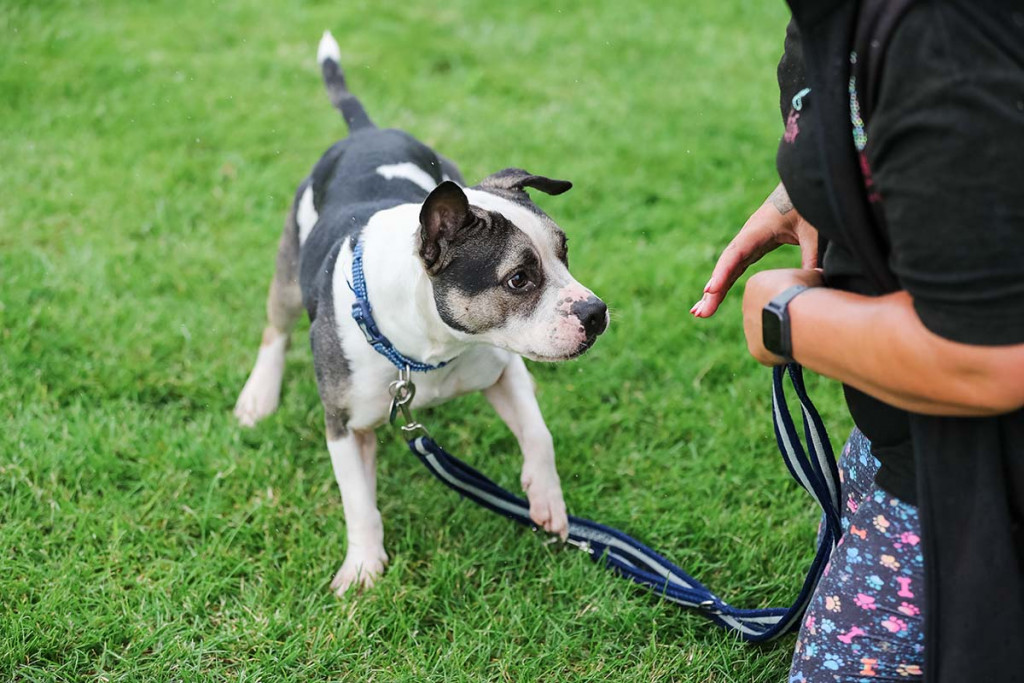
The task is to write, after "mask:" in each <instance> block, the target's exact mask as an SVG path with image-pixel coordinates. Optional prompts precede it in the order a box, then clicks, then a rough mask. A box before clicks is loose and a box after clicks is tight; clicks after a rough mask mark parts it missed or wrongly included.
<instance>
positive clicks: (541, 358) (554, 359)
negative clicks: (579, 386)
mask: <svg viewBox="0 0 1024 683" xmlns="http://www.w3.org/2000/svg"><path fill="white" fill-rule="evenodd" d="M596 342H597V337H596V336H595V337H594V338H593V339H587V340H586V341H584V342H583V343H582V344H580V345H579V346H578V347H576V350H575V351H573V352H572V353H568V354H564V355H559V356H545V355H541V354H536V353H524V354H522V355H523V356H525V357H527V358H529V359H530V360H532V361H537V362H538V363H560V362H562V361H567V360H575V359H576V358H579V357H580V356H582V355H583V354H585V353H586V352H587V351H589V350H590V349H591V347H592V346H593V345H594V344H595V343H596Z"/></svg>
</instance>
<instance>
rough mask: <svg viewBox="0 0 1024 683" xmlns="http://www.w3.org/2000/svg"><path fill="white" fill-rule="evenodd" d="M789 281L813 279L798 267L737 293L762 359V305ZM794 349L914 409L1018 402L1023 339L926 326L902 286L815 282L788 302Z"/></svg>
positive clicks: (995, 409) (961, 412) (984, 410)
mask: <svg viewBox="0 0 1024 683" xmlns="http://www.w3.org/2000/svg"><path fill="white" fill-rule="evenodd" d="M794 284H805V285H811V286H814V285H817V284H820V277H819V276H817V274H815V273H809V272H808V271H801V270H770V271H765V272H762V273H758V274H757V275H755V276H753V277H751V278H750V280H749V281H748V282H747V288H746V291H745V293H744V297H743V320H744V330H745V332H746V337H747V346H748V348H749V349H750V352H751V354H752V355H753V356H754V358H756V359H757V360H758V361H759V362H761V363H763V364H765V365H776V364H778V363H780V362H782V359H781V358H778V357H777V356H775V355H773V354H772V353H770V352H769V351H767V350H766V349H765V348H764V345H763V343H762V336H761V311H762V309H763V308H764V306H765V304H767V303H768V302H769V301H771V299H772V298H773V297H775V296H776V295H778V294H780V293H781V292H783V291H784V290H786V289H787V288H789V287H790V286H792V285H794ZM789 315H790V321H791V334H792V340H793V356H794V359H795V360H796V361H797V362H799V363H800V364H802V365H804V366H806V367H808V368H810V369H811V370H814V371H815V372H818V373H821V374H822V375H825V376H827V377H831V378H833V379H837V380H839V381H841V382H844V383H846V384H849V385H850V386H853V387H856V388H857V389H860V390H861V391H863V392H865V393H867V394H870V395H872V396H874V397H876V398H878V399H881V400H882V401H884V402H886V403H888V404H890V405H893V406H896V407H898V408H903V409H905V410H909V411H912V412H916V413H927V414H933V415H951V416H982V415H999V414H1003V413H1008V412H1012V411H1014V410H1018V409H1020V408H1022V407H1024V344H1015V345H1009V346H980V345H973V344H961V343H958V342H954V341H950V340H948V339H944V338H943V337H940V336H938V335H936V334H934V333H932V332H930V331H929V330H928V329H927V328H926V327H925V326H924V324H922V323H921V319H920V318H919V317H918V315H917V312H916V311H915V310H914V305H913V301H912V300H911V297H910V295H909V294H908V293H907V292H896V293H894V294H890V295H887V296H882V297H866V296H860V295H857V294H852V293H849V292H842V291H838V290H834V289H826V288H824V287H814V288H813V289H810V290H808V291H806V292H804V293H802V294H800V295H799V296H797V297H796V298H795V299H793V301H792V302H790V305H789Z"/></svg>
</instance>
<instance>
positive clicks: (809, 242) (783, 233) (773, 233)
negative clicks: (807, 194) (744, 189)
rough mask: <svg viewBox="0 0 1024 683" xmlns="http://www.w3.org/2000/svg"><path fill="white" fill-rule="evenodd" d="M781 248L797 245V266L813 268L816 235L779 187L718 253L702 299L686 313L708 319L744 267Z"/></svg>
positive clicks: (816, 253)
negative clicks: (723, 249)
mask: <svg viewBox="0 0 1024 683" xmlns="http://www.w3.org/2000/svg"><path fill="white" fill-rule="evenodd" d="M783 244H796V245H799V246H800V263H801V265H802V266H803V267H804V268H808V269H813V268H816V267H817V265H818V231H817V230H816V229H815V228H814V226H813V225H811V224H810V223H808V222H807V221H805V220H804V219H803V218H802V217H801V216H800V214H799V213H797V211H796V209H794V208H793V204H792V203H791V202H790V201H789V195H788V194H787V193H786V188H785V187H783V185H782V183H779V185H778V186H777V187H776V188H775V191H774V192H772V193H771V195H769V196H768V199H766V200H764V204H762V205H761V208H759V209H758V210H757V211H755V212H754V214H753V215H752V216H751V217H750V218H749V219H747V222H746V223H745V224H744V226H743V228H742V229H741V230H740V231H739V233H738V234H737V235H736V237H734V238H733V240H732V242H730V243H729V246H727V247H726V248H725V251H723V252H722V255H721V256H720V257H719V258H718V263H717V264H715V269H714V271H713V272H712V273H711V279H710V280H708V284H707V285H705V287H704V296H703V297H702V298H701V300H700V301H698V302H697V303H695V304H694V305H693V308H691V309H690V313H692V314H693V315H694V316H695V317H697V318H708V317H711V316H712V315H713V314H714V312H715V311H717V310H718V306H719V305H720V304H721V303H722V301H723V300H724V299H725V295H726V294H728V292H729V289H730V288H731V287H732V286H733V283H735V282H736V280H737V279H738V278H739V277H740V276H741V275H743V272H744V271H745V270H746V269H747V267H748V266H750V265H751V264H753V263H756V262H757V261H758V260H759V259H760V258H761V257H762V256H764V255H765V254H767V253H768V252H770V251H772V250H773V249H776V248H778V247H779V246H781V245H783Z"/></svg>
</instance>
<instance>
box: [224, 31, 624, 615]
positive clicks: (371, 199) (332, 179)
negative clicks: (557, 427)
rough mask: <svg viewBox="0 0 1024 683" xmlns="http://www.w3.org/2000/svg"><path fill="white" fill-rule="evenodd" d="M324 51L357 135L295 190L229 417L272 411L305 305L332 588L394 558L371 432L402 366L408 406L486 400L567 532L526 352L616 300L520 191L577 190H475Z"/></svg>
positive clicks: (341, 589)
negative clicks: (333, 512) (256, 336)
mask: <svg viewBox="0 0 1024 683" xmlns="http://www.w3.org/2000/svg"><path fill="white" fill-rule="evenodd" d="M317 61H318V63H319V64H320V70H321V72H322V75H323V80H324V84H325V85H326V88H327V93H328V95H329V97H330V100H331V102H332V104H333V105H334V106H335V107H336V108H337V109H338V110H340V112H341V114H342V117H343V118H344V119H345V122H346V124H347V125H348V129H349V135H348V137H346V138H343V139H342V140H340V141H339V142H337V143H335V144H334V145H333V146H332V147H330V148H329V149H328V150H327V152H325V153H324V155H323V156H322V157H321V158H320V160H319V161H318V162H317V164H316V165H315V166H314V167H313V170H312V173H310V175H309V176H308V177H307V178H306V179H305V180H303V181H302V183H300V184H299V187H298V190H297V191H296V193H295V199H294V201H293V203H292V206H291V209H290V211H289V213H288V217H287V219H286V221H285V227H284V233H283V235H282V237H281V241H280V244H279V246H278V251H277V262H276V270H275V273H274V277H273V280H272V281H271V284H270V292H269V295H268V298H267V318H268V322H267V326H266V328H265V329H264V331H263V339H262V343H261V345H260V349H259V353H258V355H257V357H256V363H255V365H254V367H253V369H252V373H251V374H250V375H249V378H248V380H247V381H246V383H245V386H244V388H243V389H242V392H241V394H240V395H239V397H238V402H237V404H236V405H235V410H234V414H235V416H236V417H237V419H238V421H239V422H240V423H241V424H242V425H243V426H252V425H254V424H256V422H258V421H259V420H261V419H262V418H264V417H266V416H268V415H270V414H271V413H272V412H274V410H276V409H277V406H278V401H279V397H280V392H281V378H282V375H283V373H284V364H285V351H286V349H287V347H288V344H289V339H290V335H291V331H292V329H293V327H294V325H295V323H296V322H297V321H298V319H299V317H300V316H301V314H302V309H303V308H305V309H306V311H307V312H308V314H309V319H310V331H309V335H310V345H311V346H312V350H313V361H314V367H315V370H316V380H317V387H318V390H319V394H320V399H321V402H322V403H323V407H324V418H325V426H326V435H327V450H328V451H329V452H330V456H331V464H332V466H333V469H334V476H335V478H336V479H337V482H338V487H339V488H340V489H341V497H342V505H343V508H344V512H345V525H346V531H347V541H348V547H347V551H346V554H345V559H344V562H342V564H341V568H340V569H339V570H338V572H337V574H336V575H335V577H334V580H333V581H332V582H331V589H332V590H333V591H334V592H335V593H336V594H337V595H339V596H341V595H343V594H344V593H345V592H346V591H347V590H348V589H349V588H351V587H353V586H357V587H363V588H369V587H371V586H372V585H373V584H374V582H375V581H376V580H377V579H378V578H379V577H380V576H381V574H382V572H383V571H384V567H385V565H386V564H387V562H388V555H387V553H386V552H385V550H384V527H383V522H382V520H381V515H380V511H379V510H378V509H377V500H376V499H377V480H376V451H377V441H376V438H375V436H374V430H375V429H376V428H377V427H379V426H381V425H382V424H384V423H385V421H386V420H387V418H388V412H389V406H390V396H389V393H388V386H389V384H390V383H391V382H392V381H393V380H394V379H395V377H396V372H398V369H397V368H399V367H401V366H406V367H405V368H403V369H406V371H407V372H408V371H410V370H422V372H418V373H417V375H416V377H415V384H416V393H415V398H414V400H413V403H412V407H413V408H422V407H428V406H432V405H436V404H438V403H441V402H443V401H446V400H448V399H450V398H453V397H455V396H459V395H462V394H466V393H470V392H475V391H482V392H483V393H484V396H486V397H487V400H488V401H489V402H490V403H491V405H492V406H493V407H494V409H495V411H496V412H497V413H498V415H499V416H500V417H501V418H502V420H504V422H505V423H506V424H507V425H508V427H509V428H510V429H511V430H512V432H513V434H514V435H515V437H516V439H517V440H518V442H519V446H520V449H521V450H522V453H523V468H522V477H521V483H522V486H523V489H524V490H525V492H526V495H527V498H528V499H529V503H530V517H531V518H532V520H533V521H534V522H535V523H536V524H537V526H538V527H540V528H543V529H544V530H546V531H547V532H550V533H552V534H558V535H560V536H561V537H562V538H563V539H564V538H565V537H566V536H567V534H568V518H567V515H566V510H565V502H564V501H563V498H562V488H561V484H560V481H559V478H558V473H557V471H556V469H555V454H554V447H553V445H552V439H551V434H550V432H549V431H548V428H547V426H546V425H545V424H544V419H543V418H542V416H541V413H540V409H539V407H538V405H537V400H536V398H535V396H534V385H533V379H532V377H531V376H530V373H529V371H528V370H527V368H526V365H525V364H524V362H523V357H526V358H529V359H531V360H536V361H560V360H568V359H571V358H576V357H578V356H580V355H582V354H583V353H585V352H586V351H587V350H588V349H589V348H590V347H591V346H592V345H593V344H594V342H595V340H596V338H597V337H598V335H600V334H601V333H603V332H604V331H605V329H606V328H607V326H608V308H607V306H606V305H605V303H604V302H603V301H602V300H601V299H599V298H598V297H597V296H595V295H594V294H593V292H591V291H590V290H589V289H587V288H586V287H584V286H583V285H581V284H580V283H579V282H577V281H576V280H575V279H574V278H573V277H572V275H570V274H569V268H568V258H567V256H568V254H567V242H566V237H565V233H563V232H562V230H561V229H560V228H559V227H558V226H557V225H556V224H555V222H554V221H553V220H552V219H551V218H550V217H549V216H548V215H547V214H545V213H544V212H543V211H541V210H540V208H538V207H537V205H536V204H534V203H533V202H532V201H531V200H530V197H529V195H528V194H527V192H526V190H527V188H530V189H534V190H539V191H541V192H545V193H547V194H551V195H557V194H561V193H563V192H565V191H567V190H568V189H569V188H570V187H571V186H572V184H571V183H569V182H567V181H564V180H555V179H552V178H546V177H544V176H538V175H533V174H530V173H528V172H526V171H524V170H521V169H515V168H508V169H505V170H502V171H499V172H497V173H495V174H493V175H491V176H488V177H486V178H484V179H483V180H482V181H480V183H479V184H478V185H475V186H473V187H467V186H466V183H465V182H464V180H463V178H462V175H461V174H460V173H459V170H458V168H457V167H456V165H455V164H454V163H452V162H451V161H450V160H448V159H447V158H445V157H443V156H441V155H440V154H438V153H436V152H434V151H433V150H431V149H430V148H429V147H427V146H426V145H424V144H423V143H421V142H419V141H418V140H416V139H415V138H413V137H412V136H411V135H409V134H408V133H405V132H403V131H400V130H396V129H381V128H378V127H377V126H376V125H374V123H373V122H372V121H371V120H370V117H369V116H368V114H367V112H366V110H365V108H364V107H363V105H362V103H361V102H360V101H359V100H358V99H357V98H356V97H355V96H354V95H352V93H351V92H349V90H348V87H347V85H346V81H345V77H344V74H343V72H342V70H341V66H340V64H341V57H340V50H339V48H338V44H337V42H336V41H335V40H334V38H333V37H332V36H331V34H330V32H329V31H328V32H325V33H324V36H323V38H322V40H321V41H320V45H319V49H318V51H317ZM356 256H358V257H359V264H358V265H359V266H360V270H361V273H360V274H361V275H362V277H361V278H360V280H361V281H364V282H365V289H366V297H365V301H363V302H362V303H359V302H357V297H356V293H355V290H356V289H357V287H356V286H355V284H354V282H353V279H354V274H355V272H354V269H355V267H356V265H357V264H356V263H355V260H354V257H356ZM354 305H355V306H354ZM367 318H368V319H369V324H367ZM372 341H376V342H377V343H378V347H375V346H373V345H371V343H370V342H372ZM378 348H380V349H390V351H393V352H394V353H393V354H390V352H389V354H390V356H391V357H390V358H389V357H386V356H385V355H384V352H383V351H379V350H378ZM396 359H397V360H396Z"/></svg>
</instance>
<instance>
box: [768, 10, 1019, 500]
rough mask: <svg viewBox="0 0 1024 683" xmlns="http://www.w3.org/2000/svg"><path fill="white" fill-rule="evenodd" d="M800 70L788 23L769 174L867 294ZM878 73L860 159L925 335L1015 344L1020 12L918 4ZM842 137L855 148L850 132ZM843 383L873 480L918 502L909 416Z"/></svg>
mask: <svg viewBox="0 0 1024 683" xmlns="http://www.w3.org/2000/svg"><path fill="white" fill-rule="evenodd" d="M802 62H803V60H802V54H801V50H800V39H799V35H798V33H797V32H796V29H795V28H794V26H793V25H792V24H791V25H790V27H789V29H788V30H787V35H786V52H785V54H784V55H783V58H782V60H781V61H780V63H779V69H778V77H779V90H780V97H781V102H780V104H781V110H782V116H783V121H784V122H785V123H786V131H785V134H784V135H783V138H782V140H781V141H780V143H779V151H778V157H777V164H778V170H779V175H780V177H781V179H782V181H783V183H784V184H785V185H786V188H787V190H788V191H789V194H790V197H791V198H792V200H793V204H794V206H795V207H796V208H797V210H798V211H800V213H801V215H802V216H803V217H804V218H806V219H807V220H808V221H809V222H810V223H811V224H812V225H814V226H816V227H817V228H818V230H819V233H820V234H821V236H822V237H823V238H825V239H826V240H827V241H828V247H827V248H826V251H825V254H824V259H823V263H822V265H823V268H824V271H825V278H826V282H827V284H828V285H829V286H831V287H836V288H839V289H843V290H847V291H853V292H859V293H867V292H869V291H870V289H871V288H870V287H869V286H868V282H867V280H866V278H865V277H864V275H863V273H862V270H861V268H860V266H859V264H858V262H857V261H856V259H855V258H854V257H853V255H852V253H851V252H850V251H849V250H848V249H847V248H846V247H845V246H844V245H843V244H842V236H841V235H840V233H839V231H838V230H837V228H836V226H835V224H834V221H833V218H832V213H831V210H830V207H829V205H828V198H827V195H826V192H825V187H824V182H823V179H822V177H821V175H820V162H819V157H818V155H817V151H816V148H815V136H816V135H817V134H818V131H816V130H815V129H814V126H815V125H817V121H816V120H815V116H814V92H813V91H811V92H807V93H804V92H803V91H804V90H805V88H806V85H807V84H806V81H805V77H804V73H803V64H802ZM880 73H881V80H880V82H879V83H878V84H877V85H878V88H877V93H876V102H875V105H874V109H873V111H872V113H871V116H870V119H869V121H868V125H867V129H866V134H867V139H868V145H867V148H866V156H867V161H868V162H869V165H870V168H871V171H872V176H873V179H874V185H873V187H874V189H875V190H877V192H878V193H879V194H880V195H881V205H882V209H883V213H884V217H885V223H886V228H887V237H888V240H889V242H890V245H891V251H890V255H889V263H890V267H891V269H892V271H893V272H894V273H895V274H896V276H897V278H898V280H899V283H900V286H901V287H902V288H903V289H905V290H907V291H908V293H909V294H910V295H911V296H912V297H913V300H914V306H915V310H916V311H917V314H918V316H919V317H920V318H921V321H922V322H923V323H924V325H925V326H926V327H927V328H928V329H929V330H930V331H932V332H934V333H935V334H937V335H939V336H942V337H944V338H947V339H950V340H953V341H958V342H962V343H967V344H983V345H995V344H1016V343H1024V8H1022V9H1021V11H1018V12H1014V11H1011V10H1009V9H1006V8H1001V9H1000V8H988V7H985V6H984V5H981V4H978V5H975V4H967V3H958V2H929V3H917V4H915V6H914V7H913V8H912V9H911V10H909V11H908V12H907V14H906V15H905V16H904V18H903V19H902V21H901V22H900V24H899V26H898V27H897V28H896V30H895V31H894V33H893V34H892V36H891V39H890V41H889V45H888V48H887V52H886V54H885V61H884V64H883V65H882V68H881V70H880ZM794 98H795V99H796V102H794ZM794 105H796V106H794ZM849 134H850V136H851V137H850V141H851V144H853V141H854V137H853V126H852V124H851V127H850V130H849ZM936 370H937V371H938V370H939V369H938V368H937V369H936ZM844 389H845V390H846V395H847V403H848V404H849V407H850V411H851V414H852V416H853V418H854V421H855V422H856V423H857V425H858V427H859V428H860V429H861V430H862V431H863V432H864V434H865V435H866V436H867V437H868V438H869V439H870V440H871V441H872V450H873V452H874V454H875V456H876V457H877V458H878V459H879V461H880V462H881V467H880V469H879V473H878V475H877V478H876V481H877V483H878V484H879V486H881V487H882V488H883V489H885V490H886V491H888V492H889V493H891V494H893V495H895V496H897V497H899V498H901V499H904V500H906V501H908V502H911V503H913V502H915V500H916V489H915V482H914V464H913V451H912V448H911V445H910V429H909V422H908V418H907V415H906V414H905V413H904V412H903V411H900V410H898V409H895V408H892V407H890V406H887V405H886V404H884V403H882V402H880V401H877V400H876V399H873V398H871V397H869V396H867V395H865V394H863V393H861V392H859V391H856V390H854V389H852V388H850V387H844Z"/></svg>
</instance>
